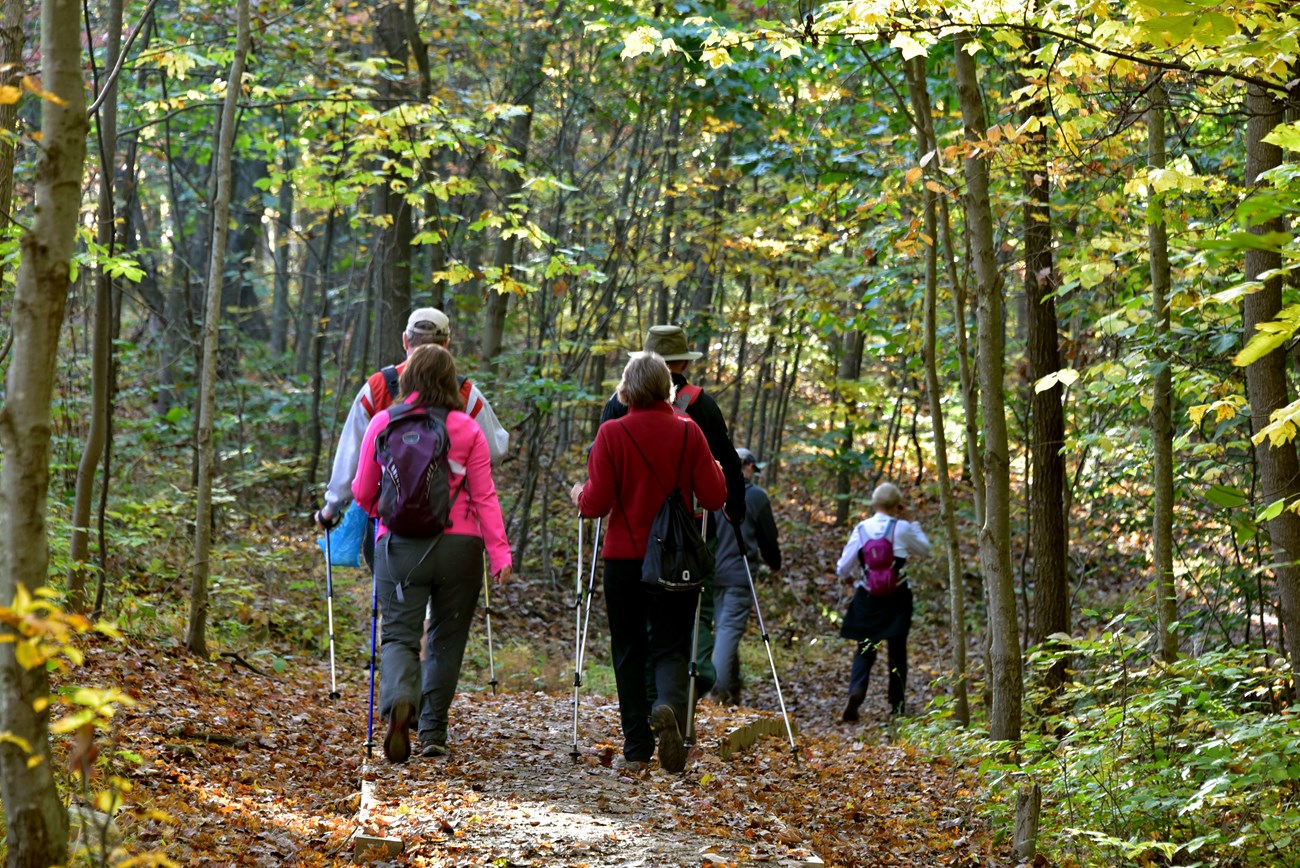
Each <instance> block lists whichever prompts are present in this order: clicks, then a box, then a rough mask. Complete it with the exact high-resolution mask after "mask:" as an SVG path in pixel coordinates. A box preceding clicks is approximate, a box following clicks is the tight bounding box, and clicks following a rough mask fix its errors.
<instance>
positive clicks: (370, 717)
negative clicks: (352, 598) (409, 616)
mask: <svg viewBox="0 0 1300 868" xmlns="http://www.w3.org/2000/svg"><path fill="white" fill-rule="evenodd" d="M375 539H376V540H378V539H379V519H375ZM376 548H377V547H376ZM378 557H379V555H378V551H376V553H375V559H376V560H378ZM378 620H379V575H378V573H377V571H376V570H375V569H374V565H373V564H372V565H371V570H370V710H369V712H368V713H367V714H366V759H367V760H370V759H373V758H374V749H375V636H376V632H375V624H376V622H377V621H378Z"/></svg>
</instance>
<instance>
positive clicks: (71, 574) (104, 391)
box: [68, 0, 122, 611]
mask: <svg viewBox="0 0 1300 868" xmlns="http://www.w3.org/2000/svg"><path fill="white" fill-rule="evenodd" d="M121 45H122V0H112V2H110V3H109V4H108V27H107V32H106V34H105V40H104V69H105V71H106V72H111V71H112V70H113V69H114V68H115V67H116V66H117V56H118V53H119V51H120V50H121ZM98 96H99V95H98V94H96V97H98ZM98 121H99V136H98V139H99V176H100V177H99V202H98V206H97V208H96V212H95V223H96V226H95V241H96V243H98V244H99V245H100V247H101V248H103V249H104V250H106V251H107V252H108V255H110V256H112V255H113V254H114V253H115V252H116V250H115V247H116V245H115V241H116V238H115V235H114V224H113V216H114V207H113V190H114V181H115V180H116V178H115V173H116V170H117V78H116V77H114V78H113V79H112V80H111V81H110V82H109V83H108V89H107V94H106V95H105V97H104V100H103V103H102V105H101V106H100V109H99V113H98ZM94 280H95V329H94V344H93V346H94V349H93V351H92V355H91V377H90V388H91V410H90V426H89V429H88V431H87V432H86V446H85V448H84V449H83V450H82V452H81V461H80V462H79V463H78V465H77V487H76V497H75V498H74V500H73V504H72V538H71V540H70V541H69V552H68V559H69V561H71V564H72V565H71V567H70V568H69V571H68V605H69V606H70V607H71V608H72V609H74V610H75V611H82V610H83V609H84V606H85V588H86V575H87V573H88V572H89V570H88V568H87V564H86V561H87V560H88V559H89V554H90V551H89V549H90V545H89V536H90V531H89V524H90V501H91V499H92V498H93V496H94V493H95V477H96V475H97V473H98V470H99V465H100V462H101V461H102V460H103V457H104V451H105V450H104V444H105V443H107V442H108V428H109V423H110V421H111V419H110V415H111V412H112V408H111V406H110V402H109V387H110V383H109V380H110V378H109V367H110V365H111V364H112V359H111V355H112V345H111V341H110V336H111V335H110V333H111V332H112V330H113V327H112V307H113V278H112V277H110V276H109V274H108V273H107V272H106V271H104V269H103V268H100V269H97V270H96V272H95V275H94ZM104 484H105V485H107V484H108V479H107V478H105V480H104Z"/></svg>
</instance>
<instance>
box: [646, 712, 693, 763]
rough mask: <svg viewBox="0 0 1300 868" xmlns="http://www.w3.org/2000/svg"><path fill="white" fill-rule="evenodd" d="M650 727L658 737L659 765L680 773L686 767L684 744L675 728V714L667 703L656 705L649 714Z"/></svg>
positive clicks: (680, 733)
mask: <svg viewBox="0 0 1300 868" xmlns="http://www.w3.org/2000/svg"><path fill="white" fill-rule="evenodd" d="M650 727H651V728H652V729H653V730H654V731H655V735H656V736H657V737H658V739H659V766H660V767H661V768H662V769H663V770H664V771H666V772H672V773H673V774H680V773H681V772H682V771H683V770H684V769H685V768H686V745H685V743H684V742H683V741H682V731H681V730H680V729H678V728H677V715H676V714H674V713H673V710H672V709H671V708H670V707H668V706H667V705H659V706H656V707H655V710H654V711H653V712H651V714H650Z"/></svg>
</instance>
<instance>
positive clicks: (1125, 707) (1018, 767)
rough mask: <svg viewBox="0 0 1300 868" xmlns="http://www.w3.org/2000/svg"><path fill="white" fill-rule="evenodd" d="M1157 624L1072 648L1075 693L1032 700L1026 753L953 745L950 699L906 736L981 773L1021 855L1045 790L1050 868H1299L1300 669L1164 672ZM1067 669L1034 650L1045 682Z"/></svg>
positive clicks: (963, 742) (1225, 658) (1250, 663)
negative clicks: (1018, 821) (1025, 812)
mask: <svg viewBox="0 0 1300 868" xmlns="http://www.w3.org/2000/svg"><path fill="white" fill-rule="evenodd" d="M1147 626H1148V623H1147V622H1146V621H1144V620H1142V619H1139V618H1136V617H1129V616H1120V617H1117V618H1115V619H1114V620H1113V621H1111V622H1110V623H1109V624H1106V625H1105V626H1104V627H1101V628H1098V629H1096V630H1093V631H1090V632H1089V633H1088V634H1087V635H1085V636H1076V637H1073V638H1071V639H1069V640H1068V642H1067V643H1065V644H1066V645H1067V646H1068V647H1067V648H1066V650H1065V651H1064V653H1065V654H1067V655H1068V659H1069V661H1070V666H1071V667H1072V668H1071V669H1070V677H1071V678H1072V679H1073V680H1072V681H1070V682H1069V683H1068V684H1067V685H1066V686H1065V687H1064V688H1063V689H1062V691H1061V692H1060V693H1059V694H1058V695H1057V696H1055V697H1049V696H1048V695H1047V693H1046V692H1045V691H1043V690H1038V691H1035V692H1031V694H1030V695H1029V696H1027V697H1026V699H1027V701H1026V704H1025V707H1026V722H1025V726H1024V728H1023V738H1024V740H1023V743H1022V744H1021V745H1019V746H1018V748H1017V747H1015V746H1011V745H1007V744H1005V743H991V742H990V741H989V740H988V739H987V736H986V733H982V732H981V731H979V730H978V729H976V728H971V729H967V730H958V731H957V732H954V730H953V725H952V715H951V708H950V707H947V706H946V704H945V703H944V702H943V701H940V702H937V703H936V704H935V705H934V706H933V707H932V710H931V711H932V713H931V715H930V716H928V717H927V718H923V719H921V720H919V721H918V722H917V723H916V724H915V725H914V726H912V727H911V728H910V729H909V733H908V735H909V737H910V738H912V739H914V740H916V741H918V742H920V743H922V744H924V745H926V746H927V747H929V748H930V749H932V750H935V751H936V752H942V753H945V754H956V755H957V756H959V757H962V758H964V759H966V760H968V761H969V762H970V763H972V764H974V765H976V766H977V767H978V769H979V771H980V773H981V776H982V778H983V780H984V782H985V784H986V786H987V791H988V799H987V802H986V804H987V806H988V809H987V810H988V814H989V815H990V817H989V818H990V819H991V820H992V821H993V823H994V825H995V827H997V828H999V829H1001V830H1002V834H1003V836H1004V837H1005V838H1006V839H1008V840H1007V842H1006V843H1008V844H1009V843H1010V841H1009V839H1010V837H1011V831H1012V829H1013V826H1014V823H1015V816H1014V815H1015V793H1016V792H1017V790H1018V789H1020V787H1021V786H1022V785H1023V784H1027V783H1031V782H1032V783H1036V784H1038V785H1039V786H1040V787H1041V788H1042V796H1043V811H1042V821H1041V828H1040V833H1039V838H1038V848H1039V851H1040V852H1042V853H1044V854H1046V855H1047V858H1048V860H1049V862H1050V863H1051V864H1058V865H1179V866H1209V865H1216V866H1236V865H1243V866H1244V865H1300V855H1297V853H1298V852H1300V851H1298V850H1297V848H1296V842H1297V840H1300V726H1297V714H1296V711H1295V708H1294V706H1292V705H1291V704H1290V699H1289V695H1290V691H1291V687H1292V684H1291V671H1290V667H1289V665H1288V664H1287V663H1286V662H1285V661H1283V660H1281V659H1278V657H1277V655H1276V653H1275V652H1270V651H1265V650H1261V649H1254V648H1226V649H1223V650H1216V651H1213V652H1208V653H1204V654H1202V655H1200V656H1199V657H1181V658H1180V659H1179V660H1177V661H1176V662H1174V663H1172V664H1163V663H1160V662H1158V661H1156V660H1155V641H1154V637H1153V635H1152V634H1151V633H1150V632H1149V631H1148V630H1147V629H1146V627H1147ZM1055 659H1056V655H1055V654H1047V653H1044V652H1033V653H1031V655H1030V664H1031V667H1032V670H1033V673H1034V674H1035V675H1042V674H1043V673H1044V672H1046V671H1047V669H1048V668H1049V667H1050V666H1051V664H1052V662H1053V661H1054V660H1055ZM1049 700H1050V704H1049ZM1031 709H1037V710H1036V711H1034V710H1031Z"/></svg>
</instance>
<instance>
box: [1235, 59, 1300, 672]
mask: <svg viewBox="0 0 1300 868" xmlns="http://www.w3.org/2000/svg"><path fill="white" fill-rule="evenodd" d="M1246 114H1247V115H1248V118H1249V119H1248V120H1247V122H1246V179H1245V180H1246V185H1247V187H1250V186H1253V185H1255V184H1258V183H1261V181H1260V178H1259V176H1260V174H1261V173H1263V172H1266V171H1267V170H1269V169H1271V168H1274V167H1276V166H1278V165H1279V164H1280V163H1281V162H1282V151H1281V150H1280V149H1279V148H1278V147H1277V146H1276V145H1271V144H1268V143H1267V142H1265V141H1264V137H1265V136H1267V135H1268V134H1269V133H1270V132H1272V130H1273V128H1274V127H1275V126H1277V125H1278V123H1280V122H1281V120H1282V105H1281V104H1280V103H1279V102H1277V101H1276V100H1274V99H1273V97H1272V95H1270V94H1269V93H1267V92H1266V91H1264V90H1262V89H1260V88H1258V87H1256V86H1254V85H1249V86H1248V88H1247V91H1246ZM1283 229H1284V227H1283V225H1282V219H1281V218H1280V217H1277V218H1274V219H1272V220H1268V221H1265V222H1261V223H1257V224H1254V225H1251V226H1250V227H1249V231H1250V232H1252V233H1254V234H1257V235H1262V234H1265V233H1269V232H1281V231H1283ZM1281 265H1282V260H1281V256H1280V255H1279V254H1278V253H1277V252H1276V251H1274V250H1247V251H1246V261H1245V274H1244V275H1243V277H1244V278H1245V280H1246V281H1248V282H1249V281H1258V280H1259V279H1260V275H1262V274H1264V273H1265V272H1270V273H1271V274H1272V276H1271V277H1269V278H1268V279H1267V280H1264V281H1262V286H1263V288H1262V289H1260V290H1258V291H1256V292H1252V293H1249V294H1247V295H1246V298H1245V303H1244V305H1243V311H1242V319H1243V324H1242V325H1243V330H1244V332H1245V335H1244V337H1245V340H1247V341H1249V340H1250V338H1252V337H1253V336H1254V335H1255V332H1256V330H1257V328H1258V327H1259V326H1260V325H1261V324H1263V323H1268V322H1272V321H1273V320H1275V319H1277V315H1278V313H1279V311H1281V309H1282V278H1281V277H1280V276H1279V275H1278V273H1277V269H1279V268H1280V267H1281ZM1287 391H1288V390H1287V379H1286V350H1285V349H1284V348H1282V347H1278V348H1277V349H1275V350H1273V351H1272V352H1271V353H1269V354H1268V355H1266V356H1264V357H1263V358H1260V359H1258V360H1256V361H1254V362H1252V363H1251V364H1249V365H1247V366H1246V393H1247V395H1248V396H1249V398H1250V419H1251V428H1252V430H1253V431H1255V432H1256V433H1258V432H1259V430H1260V429H1261V428H1263V427H1264V426H1266V425H1268V423H1269V416H1270V414H1271V413H1272V412H1273V411H1274V410H1277V409H1279V408H1281V407H1285V406H1286V405H1287V403H1288V395H1287ZM1255 461H1256V464H1257V466H1258V467H1259V494H1260V499H1261V501H1262V502H1263V503H1265V504H1271V503H1274V502H1276V501H1278V500H1283V499H1285V500H1286V502H1287V503H1293V502H1295V500H1296V498H1297V496H1300V462H1297V460H1296V447H1295V441H1293V440H1291V441H1287V442H1286V443H1281V444H1277V445H1274V444H1273V443H1272V442H1270V441H1269V439H1268V438H1264V439H1263V440H1261V441H1260V442H1259V443H1258V444H1257V445H1256V446H1255ZM1268 532H1269V537H1270V538H1271V542H1272V546H1273V549H1274V555H1273V557H1272V561H1273V563H1274V564H1276V565H1277V566H1275V567H1274V568H1273V569H1274V572H1275V574H1276V576H1277V584H1278V597H1279V602H1280V604H1281V610H1282V611H1281V618H1282V626H1283V628H1284V629H1285V630H1286V649H1287V654H1288V656H1290V658H1291V662H1292V664H1293V665H1294V664H1295V663H1296V662H1297V661H1300V567H1297V563H1298V562H1300V515H1296V514H1295V513H1294V512H1292V511H1291V510H1289V509H1284V510H1282V512H1281V513H1279V514H1278V515H1277V516H1276V517H1275V518H1272V519H1270V520H1269V522H1268Z"/></svg>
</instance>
